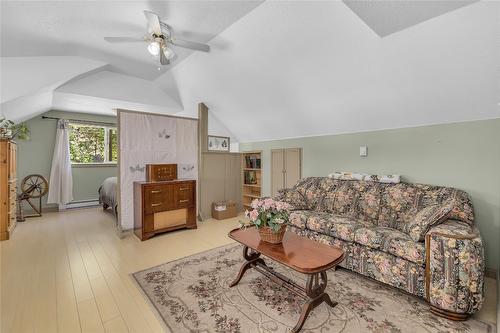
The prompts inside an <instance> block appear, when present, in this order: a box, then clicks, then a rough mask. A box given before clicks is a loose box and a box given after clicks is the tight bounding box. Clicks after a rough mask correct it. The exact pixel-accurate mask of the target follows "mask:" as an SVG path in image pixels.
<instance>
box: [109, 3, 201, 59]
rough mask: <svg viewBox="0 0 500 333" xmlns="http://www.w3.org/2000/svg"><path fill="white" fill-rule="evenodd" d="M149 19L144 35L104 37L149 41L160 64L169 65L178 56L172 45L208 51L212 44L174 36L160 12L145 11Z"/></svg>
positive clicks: (128, 41)
mask: <svg viewBox="0 0 500 333" xmlns="http://www.w3.org/2000/svg"><path fill="white" fill-rule="evenodd" d="M144 16H146V20H147V28H148V32H147V34H146V35H145V36H144V37H104V40H106V41H108V42H110V43H135V42H141V43H144V42H146V43H148V51H149V53H151V55H152V56H154V57H159V60H160V64H162V65H168V64H170V63H171V62H172V61H173V60H174V59H175V57H176V54H175V52H174V51H173V50H172V48H171V47H170V45H175V46H180V47H184V48H187V49H192V50H197V51H203V52H208V51H210V46H208V45H206V44H202V43H197V42H191V41H187V40H183V39H179V38H176V37H173V36H172V28H171V27H170V26H169V25H168V24H166V23H164V22H162V21H161V20H160V17H159V16H158V14H156V13H153V12H151V11H149V10H145V11H144Z"/></svg>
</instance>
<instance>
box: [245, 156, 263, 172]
mask: <svg viewBox="0 0 500 333" xmlns="http://www.w3.org/2000/svg"><path fill="white" fill-rule="evenodd" d="M245 167H246V168H247V169H260V158H257V157H256V156H245Z"/></svg>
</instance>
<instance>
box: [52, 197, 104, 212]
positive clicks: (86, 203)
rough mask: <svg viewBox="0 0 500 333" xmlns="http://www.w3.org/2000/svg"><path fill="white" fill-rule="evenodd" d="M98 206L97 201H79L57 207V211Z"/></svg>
mask: <svg viewBox="0 0 500 333" xmlns="http://www.w3.org/2000/svg"><path fill="white" fill-rule="evenodd" d="M95 206H99V200H80V201H72V202H70V203H68V204H66V205H59V210H60V211H61V210H67V209H75V208H85V207H95Z"/></svg>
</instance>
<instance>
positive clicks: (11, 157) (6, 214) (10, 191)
mask: <svg viewBox="0 0 500 333" xmlns="http://www.w3.org/2000/svg"><path fill="white" fill-rule="evenodd" d="M16 153H17V146H16V144H15V142H13V141H9V140H4V139H1V140H0V240H6V239H9V238H10V235H11V234H12V231H13V230H14V228H15V227H16V195H17V178H16V168H17V166H16V155H17V154H16Z"/></svg>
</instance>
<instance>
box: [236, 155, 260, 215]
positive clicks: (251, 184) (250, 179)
mask: <svg viewBox="0 0 500 333" xmlns="http://www.w3.org/2000/svg"><path fill="white" fill-rule="evenodd" d="M241 170H242V177H241V179H242V189H241V193H242V200H241V201H242V203H243V209H249V208H250V203H251V202H252V201H253V200H254V199H258V198H260V197H261V196H262V152H261V151H247V152H242V153H241Z"/></svg>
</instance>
